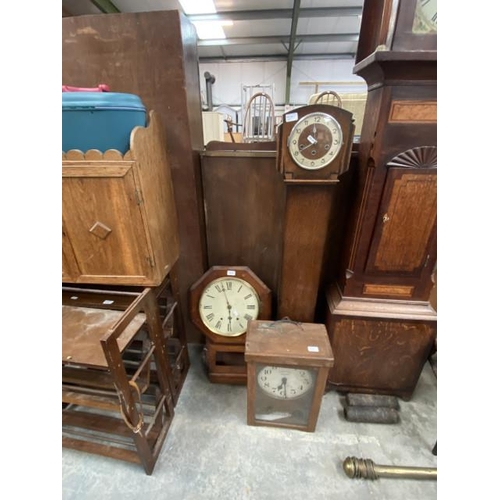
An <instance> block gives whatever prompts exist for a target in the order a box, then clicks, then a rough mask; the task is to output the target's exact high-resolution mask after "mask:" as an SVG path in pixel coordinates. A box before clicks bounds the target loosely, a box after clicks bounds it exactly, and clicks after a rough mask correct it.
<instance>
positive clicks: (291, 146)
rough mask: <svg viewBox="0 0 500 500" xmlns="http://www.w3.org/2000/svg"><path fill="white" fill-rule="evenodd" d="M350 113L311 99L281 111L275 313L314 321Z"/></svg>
mask: <svg viewBox="0 0 500 500" xmlns="http://www.w3.org/2000/svg"><path fill="white" fill-rule="evenodd" d="M353 135H354V124H353V120H352V113H350V112H349V111H347V110H344V109H342V108H340V107H337V106H331V105H326V104H314V105H310V106H303V107H300V108H297V109H294V110H292V111H289V112H288V113H285V114H284V115H283V122H282V124H281V125H280V128H279V134H278V144H277V147H278V158H277V167H278V170H279V171H280V172H281V174H282V175H283V179H284V182H285V187H286V204H285V221H284V232H283V254H282V267H281V274H280V284H279V289H278V292H277V296H278V317H279V318H283V317H289V318H291V319H293V320H295V321H303V322H313V321H314V318H315V312H316V302H317V296H318V289H319V286H320V279H321V273H322V266H323V260H324V252H325V245H326V242H327V240H328V238H331V237H332V235H331V234H330V233H331V230H330V225H329V224H330V221H331V218H332V217H335V214H334V213H333V212H334V211H335V203H334V202H335V190H336V185H337V184H338V183H339V181H340V179H339V178H340V176H341V175H342V174H343V173H344V172H346V171H347V170H348V168H349V163H350V156H351V149H352V141H353Z"/></svg>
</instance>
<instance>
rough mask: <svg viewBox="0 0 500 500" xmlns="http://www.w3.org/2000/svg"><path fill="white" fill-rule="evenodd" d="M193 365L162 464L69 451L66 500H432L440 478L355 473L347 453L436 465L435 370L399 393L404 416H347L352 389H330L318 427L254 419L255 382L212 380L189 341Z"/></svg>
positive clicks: (64, 482)
mask: <svg viewBox="0 0 500 500" xmlns="http://www.w3.org/2000/svg"><path fill="white" fill-rule="evenodd" d="M190 354H191V368H190V370H189V372H188V375H187V378H186V381H185V384H184V387H183V390H182V393H181V395H180V398H179V401H178V403H177V406H176V414H175V417H174V419H173V422H172V425H171V427H170V430H169V433H168V435H167V439H166V441H165V443H164V445H163V449H162V452H161V455H160V457H159V458H158V461H157V463H156V467H155V470H154V472H153V474H152V475H151V476H147V475H146V474H145V473H144V470H143V469H142V467H141V466H140V465H135V464H131V463H127V462H121V461H118V460H113V459H110V458H106V457H100V456H97V455H91V454H87V453H83V452H78V451H73V450H69V449H63V450H62V498H63V499H64V500H72V499H75V500H83V499H93V500H95V499H99V500H115V499H116V500H118V499H120V500H128V499H141V500H145V499H151V500H155V499H162V500H163V499H164V500H199V499H204V500H211V499H217V500H226V499H227V500H240V499H241V500H243V499H245V500H247V499H248V500H250V499H251V500H267V499H273V500H281V499H283V500H284V499H287V500H288V499H300V498H303V499H308V500H316V499H317V500H320V499H321V500H323V499H342V500H349V499H355V500H364V499H376V500H389V499H391V500H394V499H398V500H399V499H404V500H417V499H418V500H427V499H435V498H437V481H432V480H403V479H387V478H386V479H379V480H376V481H369V480H363V479H349V478H348V477H347V476H346V475H345V474H344V472H343V469H342V462H343V460H344V459H345V458H346V457H348V456H355V457H360V458H371V459H372V460H373V461H374V462H375V463H378V464H382V465H392V464H395V465H414V466H420V467H437V457H435V456H434V455H432V453H431V450H432V447H433V446H434V443H435V441H436V433H437V425H436V399H437V397H436V394H437V391H436V386H437V384H436V377H435V375H434V372H433V371H432V368H431V365H430V364H429V363H427V364H426V365H425V367H424V370H423V372H422V375H421V377H420V380H419V382H418V385H417V387H416V389H415V392H414V395H413V397H412V399H411V401H409V402H405V401H400V405H401V410H400V416H401V422H400V423H399V424H395V425H383V424H360V423H352V422H347V421H346V420H345V419H344V417H343V411H342V409H343V406H342V400H343V397H342V396H341V395H339V394H338V393H336V392H328V393H326V394H325V396H324V397H323V402H322V406H321V411H320V414H319V418H318V423H317V426H316V431H315V432H314V433H306V432H302V431H296V430H288V429H277V428H268V427H250V426H247V424H246V388H245V387H244V386H232V385H221V384H211V383H210V382H209V381H208V379H207V376H206V373H205V365H204V363H203V359H202V347H201V346H194V345H192V346H190Z"/></svg>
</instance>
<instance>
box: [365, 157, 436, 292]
mask: <svg viewBox="0 0 500 500" xmlns="http://www.w3.org/2000/svg"><path fill="white" fill-rule="evenodd" d="M436 172H437V170H436V169H433V168H429V169H411V168H396V167H393V168H389V169H388V173H387V177H386V182H385V186H384V192H383V195H382V199H381V204H380V210H379V213H378V215H377V221H376V224H375V228H374V233H373V238H372V241H371V245H370V249H369V252H368V258H367V263H366V268H365V272H366V275H369V276H373V277H377V278H381V277H382V278H384V277H387V278H390V277H391V276H394V277H398V278H399V279H403V281H404V280H405V278H406V279H407V284H408V298H415V297H414V295H415V292H416V290H414V286H412V285H411V283H412V282H414V283H415V285H416V284H418V283H419V282H420V281H421V280H422V278H424V274H428V275H429V276H430V274H431V273H432V268H433V266H434V263H435V248H436V224H437V175H436ZM365 287H366V285H365ZM374 290H376V288H374ZM366 292H367V290H365V293H366ZM368 293H369V289H368Z"/></svg>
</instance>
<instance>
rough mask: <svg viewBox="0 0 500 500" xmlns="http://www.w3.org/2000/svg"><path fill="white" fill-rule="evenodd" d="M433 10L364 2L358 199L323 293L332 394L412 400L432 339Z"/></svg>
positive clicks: (414, 1) (416, 1) (423, 4)
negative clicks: (335, 271)
mask: <svg viewBox="0 0 500 500" xmlns="http://www.w3.org/2000/svg"><path fill="white" fill-rule="evenodd" d="M436 39H437V10H436V2H435V1H433V0H431V1H426V0H407V1H395V0H392V1H391V0H383V1H382V0H365V3H364V7H363V18H362V23H361V31H360V39H359V45H358V52H357V57H356V65H355V67H354V73H355V74H357V75H359V76H361V77H362V78H364V79H365V80H366V83H367V86H368V97H367V103H366V111H365V118H364V122H363V128H362V131H361V137H360V144H359V172H358V176H357V180H356V189H357V198H356V201H355V203H354V207H353V211H352V214H351V215H352V221H351V224H350V228H349V232H348V235H347V240H346V248H345V254H344V261H343V265H342V273H341V275H340V277H338V279H337V280H336V282H334V283H333V284H332V286H331V287H330V288H329V290H328V291H327V297H326V299H327V304H328V310H327V320H326V323H327V329H328V333H329V337H330V341H331V343H332V349H333V353H334V356H335V365H334V367H333V368H332V370H331V371H330V374H329V383H330V384H331V385H333V387H335V388H336V389H337V390H339V391H345V392H371V393H380V394H392V395H396V396H399V397H402V398H404V399H410V398H411V395H412V393H413V390H414V388H415V385H416V383H417V381H418V378H419V376H420V373H421V370H422V368H423V365H424V363H425V362H426V360H427V358H428V356H429V353H430V351H431V349H432V347H433V345H434V342H435V338H436V326H437V315H436V311H435V310H434V309H433V308H432V306H431V305H430V303H429V296H430V293H431V290H432V288H433V273H434V271H435V265H436V253H437V252H436V246H437V232H436V225H437V92H436V90H437V81H436V79H437V52H436Z"/></svg>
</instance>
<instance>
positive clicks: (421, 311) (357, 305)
mask: <svg viewBox="0 0 500 500" xmlns="http://www.w3.org/2000/svg"><path fill="white" fill-rule="evenodd" d="M327 302H328V308H329V309H330V310H331V311H333V310H335V314H336V315H339V316H354V317H356V316H359V317H365V318H379V317H381V316H382V317H384V318H386V319H405V320H417V321H418V320H421V321H437V314H436V311H435V310H434V309H433V307H432V306H431V304H430V303H429V302H425V301H414V300H396V299H372V298H359V297H344V296H342V293H341V291H340V290H339V288H338V286H332V287H330V288H329V289H328V292H327Z"/></svg>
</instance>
